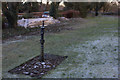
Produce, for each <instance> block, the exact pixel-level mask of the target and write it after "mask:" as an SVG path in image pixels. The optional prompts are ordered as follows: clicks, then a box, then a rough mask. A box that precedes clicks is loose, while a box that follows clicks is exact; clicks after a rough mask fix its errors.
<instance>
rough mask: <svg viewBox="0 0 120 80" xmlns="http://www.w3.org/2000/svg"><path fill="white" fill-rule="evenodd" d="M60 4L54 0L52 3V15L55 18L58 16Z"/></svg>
mask: <svg viewBox="0 0 120 80" xmlns="http://www.w3.org/2000/svg"><path fill="white" fill-rule="evenodd" d="M58 6H59V3H58V2H52V3H51V7H50V16H52V17H53V18H57V15H58V14H57V13H58Z"/></svg>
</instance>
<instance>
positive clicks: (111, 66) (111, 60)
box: [69, 36, 118, 78]
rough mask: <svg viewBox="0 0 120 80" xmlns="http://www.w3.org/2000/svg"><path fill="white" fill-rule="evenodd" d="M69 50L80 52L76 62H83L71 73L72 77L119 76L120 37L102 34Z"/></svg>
mask: <svg viewBox="0 0 120 80" xmlns="http://www.w3.org/2000/svg"><path fill="white" fill-rule="evenodd" d="M69 50H72V51H73V52H76V53H78V55H77V56H76V57H75V58H74V61H75V62H80V61H81V62H83V63H82V64H78V65H79V67H78V66H76V67H74V68H73V69H72V70H70V71H69V73H71V74H73V75H72V77H83V78H117V77H118V37H115V36H111V37H110V36H102V37H99V39H98V40H95V41H86V42H85V44H83V45H81V44H79V45H76V46H74V47H71V48H70V49H69ZM79 73H81V74H79Z"/></svg>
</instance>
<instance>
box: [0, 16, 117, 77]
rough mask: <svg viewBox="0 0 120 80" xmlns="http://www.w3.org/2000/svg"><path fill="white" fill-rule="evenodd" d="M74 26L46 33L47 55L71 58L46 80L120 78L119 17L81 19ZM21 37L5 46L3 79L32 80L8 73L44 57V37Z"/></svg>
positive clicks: (54, 70)
mask: <svg viewBox="0 0 120 80" xmlns="http://www.w3.org/2000/svg"><path fill="white" fill-rule="evenodd" d="M71 24H74V25H69V26H65V27H66V28H72V29H71V30H61V31H60V32H56V33H52V32H51V33H45V53H48V54H55V55H61V56H68V58H67V59H65V60H64V61H63V62H62V63H61V64H60V65H58V66H57V67H56V68H55V69H52V70H51V71H49V72H48V73H47V74H46V75H44V76H43V78H118V17H115V16H98V17H87V18H84V19H82V18H80V19H78V22H74V20H73V22H72V23H71ZM18 37H19V39H13V40H12V39H10V40H8V41H5V42H4V43H3V44H2V46H3V47H2V50H3V51H2V70H3V71H2V76H3V78H30V76H25V75H18V74H11V73H8V71H9V70H10V69H13V68H14V67H16V66H18V65H20V64H22V63H24V62H26V61H28V60H29V59H32V58H33V57H35V56H37V55H40V41H39V40H40V34H38V35H26V36H23V37H22V36H18ZM21 37H22V38H21Z"/></svg>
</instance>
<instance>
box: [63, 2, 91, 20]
mask: <svg viewBox="0 0 120 80" xmlns="http://www.w3.org/2000/svg"><path fill="white" fill-rule="evenodd" d="M65 6H66V8H65V10H70V9H73V10H77V11H79V12H80V17H82V18H85V17H86V16H87V13H88V6H89V4H88V2H65Z"/></svg>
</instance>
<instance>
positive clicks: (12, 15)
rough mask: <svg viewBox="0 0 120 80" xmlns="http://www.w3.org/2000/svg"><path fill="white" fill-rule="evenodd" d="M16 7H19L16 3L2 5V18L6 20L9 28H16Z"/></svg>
mask: <svg viewBox="0 0 120 80" xmlns="http://www.w3.org/2000/svg"><path fill="white" fill-rule="evenodd" d="M18 6H19V3H16V2H8V3H3V8H2V9H3V10H2V11H3V14H4V16H5V17H6V18H7V20H8V27H9V28H16V27H17V18H18Z"/></svg>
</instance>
